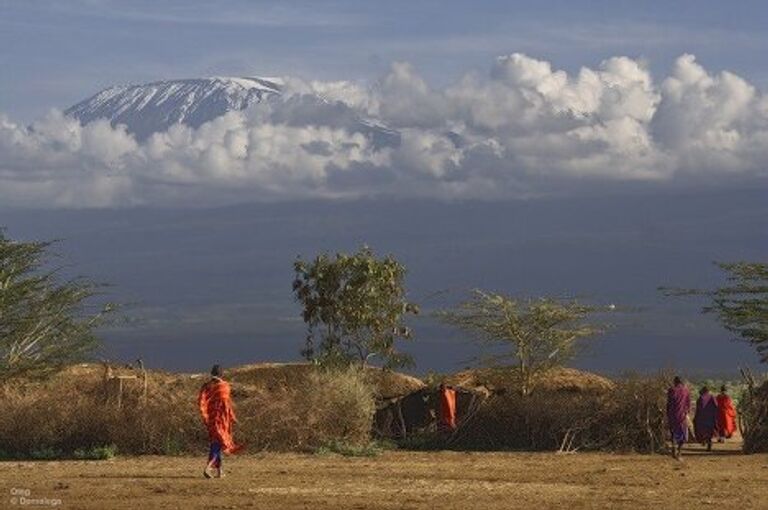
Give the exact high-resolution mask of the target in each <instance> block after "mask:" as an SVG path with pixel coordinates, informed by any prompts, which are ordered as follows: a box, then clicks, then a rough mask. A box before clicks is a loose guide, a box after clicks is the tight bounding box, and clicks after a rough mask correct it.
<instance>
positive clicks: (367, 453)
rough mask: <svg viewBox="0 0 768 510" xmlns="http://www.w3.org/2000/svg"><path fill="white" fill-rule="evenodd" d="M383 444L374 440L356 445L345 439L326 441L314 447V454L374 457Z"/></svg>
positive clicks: (381, 450) (379, 453)
mask: <svg viewBox="0 0 768 510" xmlns="http://www.w3.org/2000/svg"><path fill="white" fill-rule="evenodd" d="M384 449H385V448H384V446H382V444H381V443H378V442H376V441H371V442H370V443H367V444H363V445H358V444H354V443H348V442H346V441H338V440H332V441H328V442H326V443H324V444H322V445H321V446H319V447H318V448H316V449H315V451H314V453H315V455H330V454H333V453H335V454H337V455H341V456H343V457H376V456H378V455H381V453H382V452H383V451H384Z"/></svg>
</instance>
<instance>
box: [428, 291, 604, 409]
mask: <svg viewBox="0 0 768 510" xmlns="http://www.w3.org/2000/svg"><path fill="white" fill-rule="evenodd" d="M596 311H597V309H596V308H593V307H590V306H585V305H582V304H580V303H578V302H576V301H561V300H557V299H552V298H540V299H515V298H512V297H509V296H505V295H503V294H495V293H492V292H483V291H481V290H475V291H474V292H473V297H472V298H471V299H470V300H468V301H465V302H463V303H461V304H460V305H459V306H458V307H456V308H455V309H453V310H446V311H442V312H439V313H438V316H439V317H440V318H441V319H442V320H443V321H444V322H446V323H448V324H451V325H453V326H456V327H459V328H460V329H462V330H465V331H467V332H469V333H470V334H472V335H474V337H475V338H476V339H477V340H478V341H479V342H480V343H481V344H484V345H488V346H495V347H502V348H503V349H502V350H501V352H499V353H496V354H494V355H491V356H489V357H486V358H484V359H483V361H484V362H485V364H486V365H490V366H508V365H510V366H512V368H513V370H514V371H515V372H516V373H517V374H516V375H517V377H518V379H519V381H520V392H521V394H522V395H528V394H530V392H531V391H532V390H533V388H534V385H535V382H536V378H537V376H538V375H539V374H541V373H543V372H545V371H546V370H548V369H550V368H552V367H555V366H560V365H563V364H564V363H566V362H568V361H570V360H571V359H573V357H574V356H575V355H576V354H577V352H578V350H579V347H580V342H579V340H580V339H582V338H586V337H591V336H595V335H597V334H599V333H601V332H602V329H601V328H599V327H597V326H595V325H592V324H588V323H587V322H585V319H586V318H587V316H589V315H590V314H591V313H593V312H596Z"/></svg>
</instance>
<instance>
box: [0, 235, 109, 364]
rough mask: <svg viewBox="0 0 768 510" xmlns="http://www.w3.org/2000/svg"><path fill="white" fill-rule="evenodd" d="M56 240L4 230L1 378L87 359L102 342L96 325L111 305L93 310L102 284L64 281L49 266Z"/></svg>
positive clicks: (1, 251)
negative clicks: (19, 238)
mask: <svg viewBox="0 0 768 510" xmlns="http://www.w3.org/2000/svg"><path fill="white" fill-rule="evenodd" d="M49 247H50V243H45V242H16V241H12V240H10V239H7V238H6V237H5V235H4V234H3V232H2V231H0V379H7V378H10V377H15V376H20V375H43V374H45V373H48V372H50V371H52V370H55V369H57V368H59V367H61V366H63V365H66V364H68V363H73V362H76V361H81V360H82V359H84V358H85V357H86V356H87V355H88V354H90V353H91V352H93V350H94V349H95V348H96V347H97V346H98V343H99V342H98V338H97V337H96V335H95V334H94V328H95V327H96V326H97V325H98V324H99V323H100V322H101V319H102V317H103V316H104V313H106V312H108V311H110V310H111V306H109V305H108V306H107V307H105V308H104V309H103V310H101V311H100V312H97V313H88V312H87V311H86V308H85V302H86V301H87V300H88V298H90V297H92V296H93V295H94V294H95V292H96V290H97V286H96V285H94V284H93V283H91V282H89V281H87V280H83V279H76V280H70V281H63V282H60V281H59V279H58V277H57V276H58V271H57V270H55V269H54V270H46V269H44V266H45V261H46V254H47V251H48V249H49Z"/></svg>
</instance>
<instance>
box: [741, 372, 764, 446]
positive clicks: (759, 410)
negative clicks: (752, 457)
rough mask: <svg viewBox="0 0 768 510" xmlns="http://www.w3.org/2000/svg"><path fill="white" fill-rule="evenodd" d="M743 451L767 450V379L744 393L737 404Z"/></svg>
mask: <svg viewBox="0 0 768 510" xmlns="http://www.w3.org/2000/svg"><path fill="white" fill-rule="evenodd" d="M739 412H740V413H741V419H742V425H743V431H742V433H743V435H744V452H745V453H758V452H768V381H765V382H763V384H762V385H760V386H758V387H756V388H752V390H751V391H749V392H746V393H744V395H743V399H742V401H741V402H740V405H739Z"/></svg>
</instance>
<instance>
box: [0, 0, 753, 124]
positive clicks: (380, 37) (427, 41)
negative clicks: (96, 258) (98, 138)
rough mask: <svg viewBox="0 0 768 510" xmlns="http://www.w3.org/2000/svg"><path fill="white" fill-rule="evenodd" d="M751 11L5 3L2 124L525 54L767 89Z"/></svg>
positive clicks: (712, 4)
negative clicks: (258, 80) (238, 85)
mask: <svg viewBox="0 0 768 510" xmlns="http://www.w3.org/2000/svg"><path fill="white" fill-rule="evenodd" d="M766 24H768V4H766V3H765V2H759V1H740V2H719V1H682V2H632V1H600V2H596V1H538V2H512V1H473V2H468V1H463V2H462V1H439V2H438V1H420V2H419V1H416V2H414V1H405V2H403V1H387V2H372V1H359V0H358V1H347V2H345V1H328V2H324V1H309V2H274V1H273V2H261V1H202V2H201V1H194V0H183V1H179V0H169V1H142V0H136V1H130V2H126V1H117V0H114V1H110V0H72V1H62V0H23V1H18V0H17V1H13V0H2V1H0V66H2V69H3V72H2V73H0V112H3V113H5V114H8V115H10V116H11V117H12V118H15V119H18V120H21V121H26V122H29V121H31V120H33V119H35V118H37V117H39V116H41V115H43V114H44V113H45V112H46V111H47V110H48V109H49V108H51V107H59V108H65V107H67V106H69V105H71V104H73V103H75V102H77V101H79V100H80V99H82V98H84V97H86V96H88V95H90V94H92V93H94V92H96V91H97V90H100V89H101V88H104V87H106V86H109V85H112V84H115V83H135V82H143V81H151V80H158V79H164V78H176V77H196V76H208V75H248V74H255V75H294V76H301V77H304V78H308V79H322V80H331V79H333V80H337V79H351V80H361V81H372V80H375V79H376V78H378V77H379V76H380V75H382V74H383V73H385V72H386V70H387V69H388V66H389V64H390V63H391V62H392V61H408V62H411V63H412V64H414V66H416V67H417V68H418V69H419V71H420V72H421V73H422V74H423V75H424V76H425V77H426V78H427V79H428V81H429V82H430V83H434V84H436V85H440V84H444V83H448V82H451V81H453V80H455V79H457V78H458V77H459V76H460V75H462V74H463V73H465V72H467V71H468V70H472V69H479V70H485V69H486V68H487V67H488V65H489V62H491V61H492V60H493V58H494V57H496V56H498V55H506V54H510V53H513V52H522V53H525V54H528V55H530V56H532V57H535V58H539V59H543V60H548V61H550V62H552V63H553V65H554V66H556V67H557V68H562V69H565V70H567V71H569V72H573V71H576V70H578V69H579V68H580V67H581V66H589V67H595V66H597V65H598V64H599V63H600V61H602V60H603V59H605V58H609V57H612V56H617V55H625V56H629V57H632V58H643V59H647V61H648V63H649V66H650V70H651V71H652V73H653V74H654V75H663V74H665V73H666V72H668V70H669V68H670V67H671V66H672V64H673V61H674V59H675V58H676V57H678V56H679V55H680V54H682V53H686V52H688V53H693V54H695V55H696V56H697V59H698V61H699V62H701V63H702V64H703V65H704V66H705V67H707V68H708V69H711V70H722V69H728V70H731V71H733V72H735V73H736V74H738V75H740V76H742V77H744V78H746V79H747V80H749V81H750V82H751V83H753V84H755V85H756V86H758V87H759V88H761V89H764V88H765V85H766V83H768V69H767V68H766V65H765V64H766V57H765V55H767V54H768V31H766V30H765V29H764V27H765V25H766Z"/></svg>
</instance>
